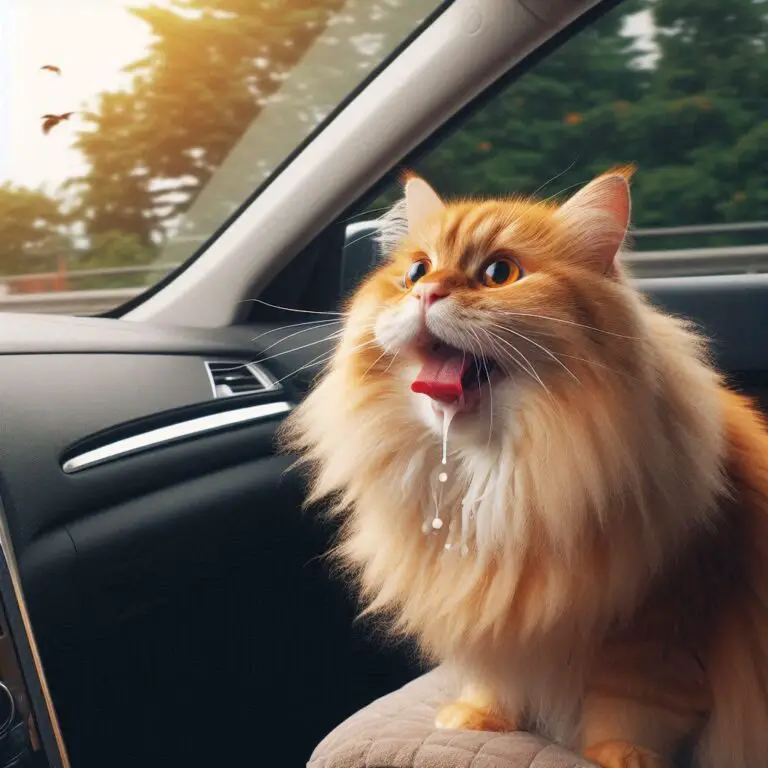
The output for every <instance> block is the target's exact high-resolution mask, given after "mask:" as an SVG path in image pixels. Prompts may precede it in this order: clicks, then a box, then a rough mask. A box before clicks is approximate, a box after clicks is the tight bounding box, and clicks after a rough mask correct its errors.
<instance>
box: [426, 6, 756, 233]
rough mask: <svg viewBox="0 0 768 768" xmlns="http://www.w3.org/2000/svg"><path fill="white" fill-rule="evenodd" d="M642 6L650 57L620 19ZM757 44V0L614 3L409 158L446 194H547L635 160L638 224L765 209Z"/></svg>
mask: <svg viewBox="0 0 768 768" xmlns="http://www.w3.org/2000/svg"><path fill="white" fill-rule="evenodd" d="M642 7H645V8H647V9H649V10H650V12H651V14H652V18H653V22H654V29H655V42H656V49H657V50H656V51H655V60H654V61H653V62H652V63H651V64H650V66H649V65H648V64H647V63H645V64H643V63H642V60H643V58H645V55H644V53H643V52H642V51H639V50H637V48H636V47H635V45H634V44H633V40H632V39H631V37H629V36H628V34H627V31H626V28H625V21H626V20H627V18H628V17H629V16H630V15H631V14H633V13H635V12H636V11H638V10H639V9H641V8H642ZM767 54H768V2H766V1H765V0H648V2H646V3H644V4H643V5H640V4H637V3H623V4H622V5H620V6H619V7H618V8H617V9H616V10H614V11H612V12H611V13H610V14H608V15H607V16H605V17H604V18H603V19H601V20H600V21H599V22H598V23H596V24H595V25H593V26H592V27H591V28H589V29H587V30H585V31H584V32H582V33H580V34H579V35H577V36H576V37H575V38H573V39H571V40H570V41H568V42H567V43H566V44H565V45H564V46H563V47H562V48H561V49H560V50H558V51H556V52H555V53H553V54H552V55H551V56H550V57H549V58H547V59H545V60H544V61H543V62H541V63H540V64H538V65H537V66H536V67H535V68H534V69H533V70H531V71H530V72H529V73H527V74H526V75H525V76H524V77H523V78H521V79H520V80H519V81H518V82H515V83H513V84H512V85H511V87H509V88H508V89H507V90H506V91H505V92H503V93H501V94H500V95H498V96H497V97H496V99H495V100H494V101H493V102H492V103H491V104H489V105H488V106H487V107H485V108H484V109H482V110H480V111H479V112H478V113H477V114H476V115H475V116H474V117H472V118H471V119H470V120H469V121H468V122H467V123H466V124H465V126H464V127H463V128H462V129H461V130H459V131H458V132H457V133H456V134H455V135H454V136H452V137H451V138H449V139H448V140H447V141H445V142H444V143H443V144H441V145H440V146H438V147H437V149H436V150H435V151H434V152H432V153H431V154H430V155H429V156H428V157H426V158H425V159H424V161H423V162H422V163H420V164H419V167H418V168H417V169H416V170H417V171H419V172H421V173H423V174H424V175H425V176H427V178H429V179H430V180H432V181H434V183H435V184H436V186H437V188H438V189H440V190H441V191H442V192H444V193H446V194H449V195H483V194H491V195H505V194H512V193H532V192H534V191H537V190H538V189H539V187H540V186H541V185H546V184H547V182H548V181H549V180H551V182H550V184H549V185H547V186H544V188H543V189H542V190H541V191H540V193H541V195H544V196H547V195H549V194H552V193H554V192H559V191H561V190H562V191H566V190H569V189H571V188H573V187H575V186H578V185H579V184H580V183H583V182H584V181H586V180H588V179H589V178H591V177H592V176H593V175H594V174H596V173H599V172H601V171H604V170H606V169H608V168H609V167H611V166H614V165H619V164H625V163H636V164H637V165H638V168H639V171H638V174H637V175H636V177H635V181H634V199H635V206H634V220H635V224H636V225H639V226H655V225H663V226H676V225H683V224H702V223H714V222H719V221H740V220H750V219H766V218H768V185H766V184H765V179H766V178H768V124H767V123H766V120H767V119H768V98H766V90H765V88H766V86H765V83H766V82H768V55H767ZM744 237H745V238H748V237H749V235H745V236H744ZM710 242H712V244H716V243H717V242H718V240H717V239H716V238H715V239H713V240H711V241H710ZM723 242H728V243H734V242H736V240H735V239H734V236H733V235H729V236H728V237H727V238H726V240H724V241H723ZM647 243H648V247H661V246H662V241H659V240H654V241H652V242H651V241H647ZM670 245H672V244H670ZM680 245H684V243H682V242H681V241H680V240H679V239H678V240H676V241H675V242H674V245H672V247H678V246H680Z"/></svg>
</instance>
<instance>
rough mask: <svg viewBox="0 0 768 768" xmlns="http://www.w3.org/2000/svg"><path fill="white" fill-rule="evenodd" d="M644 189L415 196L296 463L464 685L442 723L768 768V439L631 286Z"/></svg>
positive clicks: (349, 332) (693, 338) (347, 327)
mask: <svg viewBox="0 0 768 768" xmlns="http://www.w3.org/2000/svg"><path fill="white" fill-rule="evenodd" d="M630 176H631V169H617V170H614V171H610V172H608V173H606V174H604V175H602V176H599V177H598V178H596V179H595V180H593V181H592V182H591V183H590V184H588V185H587V186H586V187H584V188H583V189H582V190H580V191H579V192H577V193H576V194H575V195H574V196H573V197H571V198H570V199H569V200H568V201H566V202H565V203H564V204H562V205H560V206H558V205H556V204H554V203H549V202H537V201H534V200H529V199H523V198H513V199H503V200H478V201H461V202H454V203H444V202H443V201H442V200H441V199H440V198H439V197H438V195H437V194H436V193H435V192H434V191H433V190H432V188H431V187H430V186H429V185H428V184H427V183H426V182H425V181H424V180H422V179H420V178H417V177H411V178H410V179H409V180H408V181H407V182H406V185H405V195H404V199H403V201H401V203H399V204H398V205H396V206H395V208H394V209H393V210H392V211H391V212H390V214H389V215H388V216H386V217H385V222H384V235H383V237H382V241H383V244H384V249H385V251H386V254H385V255H386V257H387V258H386V261H385V263H384V264H383V266H381V268H380V269H378V270H377V271H376V272H374V273H373V274H372V275H371V276H370V277H369V278H368V279H367V281H366V282H365V283H364V284H363V285H362V286H361V287H360V289H359V290H358V291H357V292H356V294H355V296H354V297H353V298H352V300H351V302H350V303H349V307H348V311H347V313H346V317H345V323H344V330H343V335H342V338H341V341H340V344H339V346H338V349H337V351H336V353H335V357H334V359H333V361H332V363H331V365H330V367H329V369H328V370H327V372H325V373H324V375H323V377H322V379H321V380H320V381H319V383H318V385H317V386H316V387H315V389H314V390H313V391H312V393H311V394H310V395H309V396H308V397H307V398H306V400H305V401H304V402H303V403H302V405H301V406H300V407H299V408H298V409H297V410H296V412H295V413H294V414H293V416H292V417H291V420H290V421H289V423H288V425H287V431H286V436H287V444H288V445H289V446H290V447H291V448H292V449H295V450H299V451H301V452H303V456H304V459H303V460H304V461H305V462H307V463H308V464H309V465H310V466H311V467H312V481H313V483H312V491H311V500H312V501H317V500H320V499H330V500H331V502H332V508H333V510H334V511H335V512H336V513H338V514H341V515H343V520H344V526H343V536H342V541H341V544H340V546H339V554H340V556H341V559H342V561H343V563H345V564H346V566H348V568H349V569H350V570H351V571H352V572H353V573H354V574H355V575H356V577H357V579H358V582H359V584H360V587H361V591H362V594H363V596H364V599H365V601H366V605H367V608H366V610H367V611H370V612H383V613H385V614H386V615H388V616H391V618H392V624H393V627H394V629H395V631H397V632H400V633H405V634H407V635H410V636H415V637H416V638H417V639H418V641H419V643H420V645H421V647H422V648H423V649H424V651H425V652H426V653H427V654H428V656H429V657H430V658H431V659H433V660H435V661H438V662H441V663H445V664H446V665H449V666H450V667H451V668H452V669H453V670H454V671H455V672H456V675H457V678H458V683H459V684H460V685H461V688H460V691H461V692H460V695H459V696H458V698H457V700H456V701H455V702H453V703H447V704H446V706H445V707H443V708H442V709H441V710H440V711H439V713H438V716H437V726H438V727H445V728H470V729H486V730H514V729H518V728H530V729H535V730H538V731H540V732H542V733H544V734H546V735H548V736H549V737H551V738H553V739H556V740H558V741H560V742H561V743H563V744H565V745H568V746H570V747H572V748H574V749H577V750H581V751H582V752H583V754H584V755H586V756H587V757H588V758H590V759H592V760H593V761H594V762H596V763H598V764H599V765H601V766H603V768H619V766H622V767H624V768H650V767H651V766H654V767H656V766H669V765H671V764H672V761H673V759H674V758H675V756H676V755H677V753H678V752H679V750H680V749H681V748H686V747H687V748H690V747H693V749H694V754H695V756H696V757H695V760H696V764H697V765H698V766H700V767H701V768H725V767H726V766H727V767H728V768H757V767H758V766H768V432H767V431H766V428H765V426H764V424H763V421H762V419H761V418H760V416H759V415H758V414H757V412H756V410H755V409H753V407H752V405H751V404H750V403H749V402H748V401H747V400H746V399H745V398H744V397H742V396H740V395H738V394H736V393H734V392H731V391H729V389H727V388H726V387H725V386H724V384H723V382H722V380H721V378H720V376H719V375H718V374H717V373H716V372H715V370H714V369H713V367H712V366H711V364H710V362H709V360H708V359H707V354H706V349H705V345H704V344H703V342H702V340H701V339H700V338H699V337H698V336H697V335H696V333H695V332H694V331H693V330H692V329H691V327H689V325H688V324H687V323H685V322H683V321H682V320H679V319H676V318H673V317H669V316H667V315H665V314H663V313H662V312H660V311H659V310H657V309H654V308H653V307H651V306H650V305H649V304H648V303H646V301H645V300H644V299H643V298H642V297H641V295H640V294H639V293H638V292H637V291H636V290H635V289H634V288H633V287H632V285H631V283H630V282H629V280H628V279H627V277H626V275H625V273H624V270H623V268H622V266H621V264H620V261H619V258H617V257H618V256H619V252H620V250H621V248H622V245H623V243H624V239H625V235H626V232H627V228H628V224H629V219H630V194H629V178H630ZM446 412H447V413H448V415H449V416H450V415H451V414H455V415H454V417H453V421H452V423H451V424H450V427H449V430H448V440H447V446H446V447H447V454H446V463H445V464H443V463H441V455H442V442H441V441H442V438H443V430H444V425H445V422H446Z"/></svg>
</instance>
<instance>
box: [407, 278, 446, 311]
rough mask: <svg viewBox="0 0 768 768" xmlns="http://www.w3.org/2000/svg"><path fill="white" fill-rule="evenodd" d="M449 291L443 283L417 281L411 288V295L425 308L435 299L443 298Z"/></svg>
mask: <svg viewBox="0 0 768 768" xmlns="http://www.w3.org/2000/svg"><path fill="white" fill-rule="evenodd" d="M449 293H450V291H449V290H448V288H446V287H445V286H444V285H442V284H440V283H432V282H426V283H418V284H417V285H416V287H415V288H414V290H413V295H414V296H415V297H416V298H417V299H418V300H419V301H420V302H421V303H422V304H424V306H425V307H427V308H429V307H431V306H432V305H433V304H434V303H435V302H436V301H439V300H440V299H444V298H445V297H446V296H448V294H449Z"/></svg>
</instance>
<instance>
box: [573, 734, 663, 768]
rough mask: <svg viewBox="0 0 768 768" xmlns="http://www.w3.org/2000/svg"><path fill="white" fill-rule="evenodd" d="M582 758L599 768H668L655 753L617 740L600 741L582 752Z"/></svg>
mask: <svg viewBox="0 0 768 768" xmlns="http://www.w3.org/2000/svg"><path fill="white" fill-rule="evenodd" d="M584 757H586V758H587V760H591V761H592V762H593V763H597V764H598V765H599V766H600V768H669V764H668V763H666V762H665V761H664V760H662V758H661V757H659V756H658V755H657V754H656V753H655V752H651V750H650V749H645V748H644V747H638V746H636V745H635V744H632V743H631V742H629V741H621V740H619V739H616V740H612V741H602V742H600V743H599V744H595V745H594V746H592V747H589V749H586V750H584Z"/></svg>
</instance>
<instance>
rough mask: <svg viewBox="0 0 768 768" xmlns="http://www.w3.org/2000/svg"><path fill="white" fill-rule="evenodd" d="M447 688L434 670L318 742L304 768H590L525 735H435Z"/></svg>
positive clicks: (444, 679)
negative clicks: (439, 709) (438, 712)
mask: <svg viewBox="0 0 768 768" xmlns="http://www.w3.org/2000/svg"><path fill="white" fill-rule="evenodd" d="M447 688H448V685H447V675H446V674H445V672H443V671H442V670H440V669H436V670H433V671H432V672H428V673H427V674H426V675H424V676H422V677H420V678H418V679H416V680H414V681H413V682H412V683H409V684H408V685H406V686H404V687H403V688H401V689H400V690H399V691H395V692H394V693H390V694H389V695H388V696H384V697H383V698H381V699H379V700H378V701H375V702H373V704H370V705H369V706H367V707H365V708H364V709H361V710H360V711H359V712H357V713H355V714H354V715H352V717H350V718H349V719H348V720H345V721H344V722H343V723H342V724H341V725H339V726H338V727H337V728H336V729H335V730H334V731H332V732H331V733H330V734H328V736H326V737H325V738H324V739H323V741H321V742H320V744H319V745H318V746H317V748H316V749H315V751H314V753H313V754H312V757H311V758H310V760H309V763H308V768H592V763H590V762H588V761H587V760H585V759H584V758H583V757H579V756H578V755H574V754H573V753H571V752H568V751H567V750H565V749H563V748H562V747H559V746H557V745H556V744H550V743H548V742H547V741H545V740H544V739H541V738H539V737H537V736H532V735H531V734H528V733H503V734H499V733H485V732H479V731H447V730H437V729H435V727H434V719H435V711H436V710H437V708H438V706H440V705H441V704H444V703H445V702H446V701H448V700H450V696H449V694H448V691H447Z"/></svg>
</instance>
